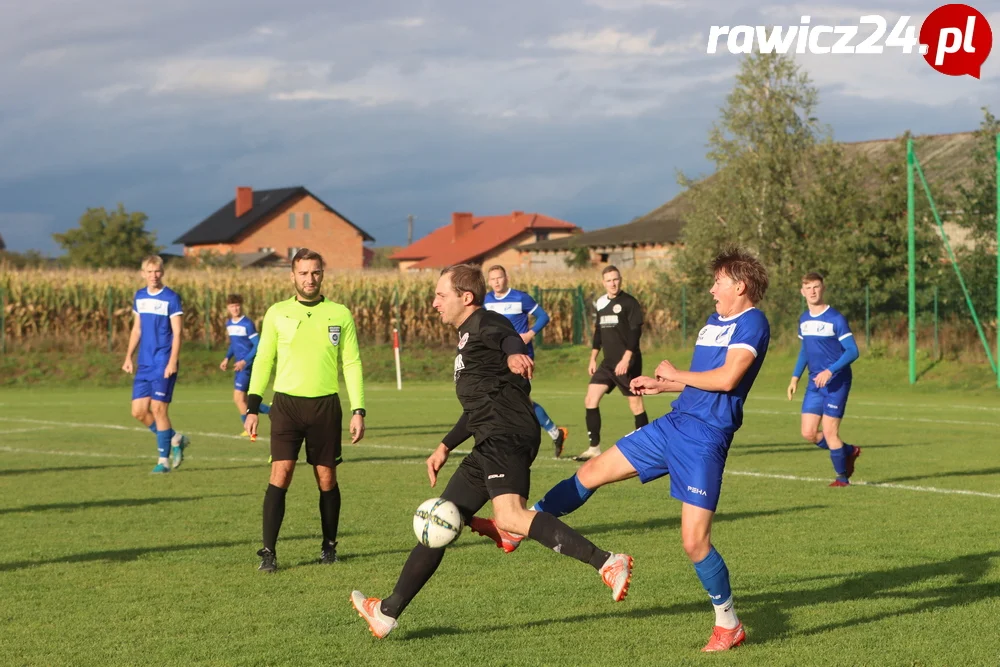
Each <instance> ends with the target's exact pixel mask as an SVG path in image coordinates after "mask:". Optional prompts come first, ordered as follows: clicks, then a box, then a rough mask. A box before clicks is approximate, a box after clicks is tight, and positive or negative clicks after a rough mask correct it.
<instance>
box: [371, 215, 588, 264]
mask: <svg viewBox="0 0 1000 667" xmlns="http://www.w3.org/2000/svg"><path fill="white" fill-rule="evenodd" d="M580 231H581V230H580V228H579V227H577V226H576V225H574V224H573V223H571V222H566V221H565V220H558V219H556V218H550V217H549V216H547V215H542V214H540V213H525V212H524V211H514V212H512V213H511V214H510V215H489V216H475V215H473V214H472V213H452V214H451V224H450V225H445V226H443V227H438V228H437V229H435V230H434V231H433V232H431V233H430V234H428V235H427V236H425V237H423V238H422V239H419V240H417V241H415V242H413V243H412V244H410V245H408V246H406V247H405V248H401V249H400V250H397V251H396V252H395V253H393V254H392V255H390V257H389V258H390V259H392V260H393V261H396V262H398V266H399V270H400V271H419V270H422V269H443V268H444V267H446V266H451V265H452V264H461V263H466V264H478V265H480V266H486V265H488V264H503V265H504V266H505V267H507V268H508V269H525V268H529V266H528V264H527V263H526V261H525V255H524V253H523V252H521V246H523V245H525V244H528V243H535V242H536V241H544V240H546V239H557V238H561V237H564V236H570V235H572V234H578V233H580Z"/></svg>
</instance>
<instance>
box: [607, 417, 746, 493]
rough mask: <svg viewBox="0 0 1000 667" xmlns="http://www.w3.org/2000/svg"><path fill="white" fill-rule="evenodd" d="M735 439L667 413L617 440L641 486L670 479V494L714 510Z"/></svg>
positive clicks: (693, 419)
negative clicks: (666, 476)
mask: <svg viewBox="0 0 1000 667" xmlns="http://www.w3.org/2000/svg"><path fill="white" fill-rule="evenodd" d="M731 442H732V438H729V437H727V436H726V434H725V433H723V432H722V431H720V430H718V429H716V428H713V427H711V426H708V425H707V424H705V423H704V422H702V421H699V420H697V419H695V418H694V417H691V416H689V415H685V414H681V413H673V412H671V413H668V414H666V415H664V416H662V417H660V418H659V419H655V420H653V421H652V422H650V423H649V424H647V425H646V426H643V427H642V428H641V429H639V430H637V431H633V432H632V433H629V434H628V435H626V436H625V437H624V438H622V439H621V440H619V441H618V443H617V447H618V450H619V451H620V452H621V453H622V454H624V455H625V458H626V459H628V462H629V463H631V464H632V467H633V468H635V469H636V471H637V472H638V473H639V479H640V480H641V481H642V483H643V484H645V483H646V482H651V481H653V480H654V479H659V478H660V477H663V476H664V475H670V495H671V496H673V497H674V498H676V499H677V500H680V501H681V502H684V503H688V504H690V505H695V506H697V507H703V508H704V509H707V510H711V511H712V512H714V511H715V508H716V507H718V505H719V494H720V493H721V492H722V471H723V469H724V468H725V467H726V456H727V455H728V454H729V445H730V443H731Z"/></svg>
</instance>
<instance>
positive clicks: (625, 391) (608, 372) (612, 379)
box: [590, 362, 642, 396]
mask: <svg viewBox="0 0 1000 667" xmlns="http://www.w3.org/2000/svg"><path fill="white" fill-rule="evenodd" d="M640 375H642V362H639V363H638V364H632V365H631V366H629V368H628V373H626V374H625V375H615V371H614V370H613V369H611V368H607V367H606V366H598V367H597V372H596V373H594V374H593V376H591V378H590V384H603V385H604V386H606V387H607V388H608V390H607V391H606V392H604V393H605V394H610V393H611V392H613V391H614V390H615V387H618V389H619V390H620V391H621V392H622V396H635V394H633V393H632V389H631V388H629V383H631V382H632V380H634V379H636V378H637V377H639V376H640Z"/></svg>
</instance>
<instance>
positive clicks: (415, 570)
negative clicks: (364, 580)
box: [351, 264, 632, 639]
mask: <svg viewBox="0 0 1000 667" xmlns="http://www.w3.org/2000/svg"><path fill="white" fill-rule="evenodd" d="M485 296H486V281H485V280H484V279H483V274H482V271H481V270H480V269H479V268H478V267H474V266H469V265H466V264H459V265H457V266H453V267H449V268H447V269H445V270H444V271H443V272H442V274H441V278H440V280H438V284H437V289H436V292H435V298H434V307H435V308H436V309H437V311H438V312H440V313H441V319H442V321H443V322H445V323H446V324H451V325H452V326H454V327H455V328H457V329H458V355H457V356H456V357H455V391H456V393H457V394H458V400H459V402H460V403H461V404H462V416H461V417H460V418H459V420H458V423H457V424H456V425H455V428H454V429H452V431H451V433H449V434H448V435H447V436H446V437H445V439H444V441H443V442H442V443H441V444H440V445H438V447H437V449H436V450H435V451H434V453H433V454H431V455H430V457H429V458H428V459H427V477H428V478H429V479H430V483H431V486H432V487H433V486H434V485H435V484H436V483H437V475H438V472H439V471H440V470H441V468H442V467H443V466H444V464H445V462H446V461H447V460H448V455H449V454H450V453H451V451H452V450H453V449H455V447H457V446H458V445H459V444H460V443H462V442H463V441H465V440H466V439H468V438H469V437H470V436H471V437H474V438H475V446H474V447H473V449H472V453H471V454H469V455H468V456H466V457H465V459H463V460H462V463H461V464H459V466H458V469H457V470H456V471H455V474H454V475H452V478H451V480H449V482H448V486H447V487H446V488H445V490H444V492H443V493H442V494H441V497H442V498H445V499H447V500H450V501H452V502H453V503H455V504H456V505H457V506H458V509H459V510H460V511H461V512H462V517H463V519H464V520H465V522H466V523H469V522H470V521H472V520H473V515H474V514H475V513H476V512H477V511H479V509H480V508H482V507H483V505H485V504H486V503H487V502H489V501H492V503H493V515H494V521H489V522H487V521H483V523H484V524H488V525H490V526H496V528H499V529H501V530H504V531H507V532H510V533H516V534H519V535H527V536H528V537H530V538H532V539H534V540H537V541H538V542H540V543H541V544H543V545H545V546H546V547H548V548H550V549H552V550H553V551H555V552H556V553H561V554H564V555H567V556H572V557H573V558H575V559H577V560H579V561H581V562H584V563H589V564H590V565H592V566H593V567H594V568H595V569H596V570H598V571H599V572H600V574H601V578H602V579H603V580H604V583H605V584H607V585H608V586H609V587H611V591H612V592H611V595H612V598H613V599H614V600H615V601H616V602H618V601H621V600H624V599H625V596H626V594H627V593H628V587H629V582H630V580H631V577H632V557H631V556H628V555H626V554H612V553H609V552H607V551H602V550H600V549H598V548H597V547H596V546H594V544H593V543H591V542H590V541H589V540H587V538H585V537H583V536H582V535H580V533H578V532H576V531H575V530H573V529H572V528H570V527H569V526H567V525H566V524H564V523H563V522H561V521H560V520H559V519H557V518H556V517H554V516H552V515H551V514H546V513H544V512H534V511H531V510H528V509H526V508H525V504H526V501H527V497H528V493H529V485H530V484H529V483H530V475H531V464H532V462H533V461H534V460H535V456H536V455H537V454H538V447H539V444H540V442H541V436H540V433H539V426H538V420H537V419H536V418H535V412H534V409H533V408H532V405H531V398H529V394H530V391H531V387H530V384H529V382H528V380H530V379H531V374H532V370H533V368H534V363H533V362H532V360H531V358H530V357H529V356H528V355H527V346H526V345H525V344H524V341H523V340H521V336H520V335H519V334H518V333H517V331H516V330H515V329H514V327H513V325H511V323H510V322H509V321H508V320H507V318H506V317H504V316H503V315H500V314H498V313H493V312H490V311H488V310H486V309H484V308H483V307H482V305H483V299H484V298H485ZM494 530H495V529H494ZM444 551H445V550H444V549H443V548H440V549H432V548H430V547H427V546H424V545H422V544H417V546H415V547H414V548H413V551H411V552H410V556H409V558H407V560H406V564H405V565H404V566H403V571H402V572H401V573H400V575H399V580H398V581H397V582H396V587H395V588H394V589H393V592H392V595H390V596H389V597H388V598H386V599H385V600H380V599H379V598H365V596H364V595H363V594H362V593H361V592H360V591H354V592H353V593H351V602H352V604H353V605H354V608H355V609H356V610H357V611H358V614H359V615H360V616H361V617H362V618H363V619H365V621H367V622H368V627H369V629H370V630H371V632H372V634H373V635H374V636H375V637H377V638H379V639H381V638H382V637H385V636H386V635H388V634H389V633H390V632H391V631H392V630H393V629H394V628H395V627H396V626H397V622H396V619H397V618H398V617H399V615H400V614H401V613H402V612H403V610H404V609H405V608H406V606H407V605H408V604H409V603H410V601H411V600H413V598H414V597H415V596H416V595H417V593H418V592H419V591H420V589H421V588H422V587H423V586H424V584H426V583H427V581H428V580H429V579H430V578H431V575H433V574H434V571H435V570H437V567H438V565H439V564H440V563H441V559H442V558H443V557H444Z"/></svg>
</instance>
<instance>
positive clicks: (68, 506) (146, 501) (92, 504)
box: [0, 493, 251, 516]
mask: <svg viewBox="0 0 1000 667" xmlns="http://www.w3.org/2000/svg"><path fill="white" fill-rule="evenodd" d="M249 495H251V494H249V493H227V494H222V495H215V496H179V497H178V496H174V497H167V498H112V499H109V500H85V501H83V502H79V503H52V504H49V505H25V506H24V507H10V508H7V509H0V516H2V515H4V514H28V513H34V512H52V511H57V512H58V511H69V512H75V511H78V510H89V509H97V508H103V507H128V508H133V507H142V506H143V505H159V504H161V503H183V502H191V501H194V500H207V499H209V498H241V497H244V496H249Z"/></svg>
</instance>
